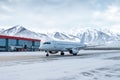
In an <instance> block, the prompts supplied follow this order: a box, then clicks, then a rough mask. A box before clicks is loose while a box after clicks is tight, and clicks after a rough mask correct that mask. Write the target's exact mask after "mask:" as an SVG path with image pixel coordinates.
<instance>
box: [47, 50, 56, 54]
mask: <svg viewBox="0 0 120 80" xmlns="http://www.w3.org/2000/svg"><path fill="white" fill-rule="evenodd" d="M49 53H50V54H56V53H58V51H49Z"/></svg>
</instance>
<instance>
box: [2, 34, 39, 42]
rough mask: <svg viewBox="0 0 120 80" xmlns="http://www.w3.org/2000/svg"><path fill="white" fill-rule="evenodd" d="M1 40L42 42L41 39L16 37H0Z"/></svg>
mask: <svg viewBox="0 0 120 80" xmlns="http://www.w3.org/2000/svg"><path fill="white" fill-rule="evenodd" d="M0 38H6V39H18V40H28V41H41V40H40V39H32V38H25V37H16V36H7V35H0Z"/></svg>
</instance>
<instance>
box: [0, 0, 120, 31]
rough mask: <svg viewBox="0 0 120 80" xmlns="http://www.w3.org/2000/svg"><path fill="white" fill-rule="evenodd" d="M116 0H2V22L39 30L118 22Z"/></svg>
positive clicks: (0, 11)
mask: <svg viewBox="0 0 120 80" xmlns="http://www.w3.org/2000/svg"><path fill="white" fill-rule="evenodd" d="M115 1H116V2H117V0H115ZM115 1H113V0H105V1H100V0H0V16H1V17H2V19H0V23H1V25H5V26H14V25H16V24H19V25H23V26H25V27H26V28H29V29H31V30H34V31H38V32H40V31H46V30H47V29H49V30H51V31H53V30H61V31H63V30H65V31H66V30H68V29H71V28H73V27H76V26H77V27H79V28H82V27H85V26H86V27H94V26H95V27H97V26H96V25H98V26H104V25H107V26H108V25H110V24H117V25H118V22H119V19H120V17H119V7H118V5H117V3H115ZM111 3H114V5H111ZM33 27H34V28H33ZM97 28H98V27H97Z"/></svg>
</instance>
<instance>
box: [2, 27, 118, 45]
mask: <svg viewBox="0 0 120 80" xmlns="http://www.w3.org/2000/svg"><path fill="white" fill-rule="evenodd" d="M73 32H74V34H73ZM73 32H71V33H70V32H69V33H67V32H66V33H65V32H53V33H48V34H45V33H36V32H34V31H31V30H28V29H27V28H25V27H23V26H20V25H16V26H13V27H11V28H9V29H5V30H0V34H2V35H10V36H18V37H27V38H35V39H41V40H42V41H46V40H65V41H80V40H81V37H82V35H83V33H85V42H86V43H88V44H93V43H96V44H104V43H106V42H111V41H120V34H119V33H114V32H111V31H110V30H97V29H82V30H78V29H76V31H75V29H74V31H73Z"/></svg>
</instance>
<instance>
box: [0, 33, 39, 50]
mask: <svg viewBox="0 0 120 80" xmlns="http://www.w3.org/2000/svg"><path fill="white" fill-rule="evenodd" d="M40 41H41V40H39V39H32V38H24V37H15V36H5V35H0V51H36V50H39V46H40Z"/></svg>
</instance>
